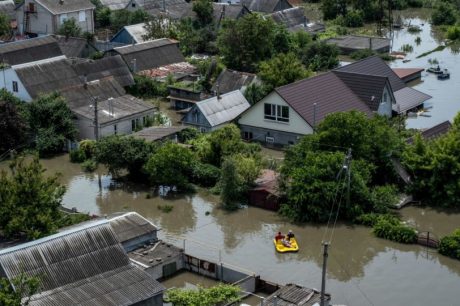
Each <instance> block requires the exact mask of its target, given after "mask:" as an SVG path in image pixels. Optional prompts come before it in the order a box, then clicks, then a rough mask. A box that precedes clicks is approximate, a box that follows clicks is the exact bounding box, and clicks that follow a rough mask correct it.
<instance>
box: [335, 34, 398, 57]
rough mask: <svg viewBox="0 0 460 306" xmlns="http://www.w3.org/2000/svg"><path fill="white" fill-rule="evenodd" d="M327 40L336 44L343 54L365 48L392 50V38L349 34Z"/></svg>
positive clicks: (379, 50) (381, 51)
mask: <svg viewBox="0 0 460 306" xmlns="http://www.w3.org/2000/svg"><path fill="white" fill-rule="evenodd" d="M326 42H327V43H328V44H334V45H336V46H337V47H338V48H339V49H340V51H341V53H342V54H350V53H353V52H355V51H359V50H365V49H371V50H373V51H375V52H379V53H386V52H390V39H388V38H385V37H370V36H358V35H347V36H340V37H334V38H329V39H327V40H326Z"/></svg>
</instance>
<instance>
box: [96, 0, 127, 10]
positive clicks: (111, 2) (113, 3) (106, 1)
mask: <svg viewBox="0 0 460 306" xmlns="http://www.w3.org/2000/svg"><path fill="white" fill-rule="evenodd" d="M100 1H101V4H102V5H103V6H105V7H108V8H109V9H110V10H112V11H116V10H121V9H124V8H125V7H126V6H128V4H129V2H130V0H100Z"/></svg>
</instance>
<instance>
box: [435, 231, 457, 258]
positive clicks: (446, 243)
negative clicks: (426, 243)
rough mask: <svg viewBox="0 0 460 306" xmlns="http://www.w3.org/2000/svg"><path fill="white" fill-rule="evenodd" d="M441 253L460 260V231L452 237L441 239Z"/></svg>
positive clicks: (455, 232)
mask: <svg viewBox="0 0 460 306" xmlns="http://www.w3.org/2000/svg"><path fill="white" fill-rule="evenodd" d="M438 251H439V253H441V254H443V255H446V256H449V257H452V258H456V259H460V229H456V230H455V231H454V232H453V233H452V234H451V235H448V236H445V237H443V238H441V243H440V244H439V249H438Z"/></svg>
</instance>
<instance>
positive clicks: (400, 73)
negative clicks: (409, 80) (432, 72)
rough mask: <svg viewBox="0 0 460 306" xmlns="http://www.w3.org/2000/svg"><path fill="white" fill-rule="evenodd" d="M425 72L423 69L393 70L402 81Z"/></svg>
mask: <svg viewBox="0 0 460 306" xmlns="http://www.w3.org/2000/svg"><path fill="white" fill-rule="evenodd" d="M423 70H424V69H423V68H393V71H394V72H395V73H396V75H397V76H398V77H399V78H400V79H404V78H405V77H408V76H410V75H412V74H416V73H419V72H421V71H423Z"/></svg>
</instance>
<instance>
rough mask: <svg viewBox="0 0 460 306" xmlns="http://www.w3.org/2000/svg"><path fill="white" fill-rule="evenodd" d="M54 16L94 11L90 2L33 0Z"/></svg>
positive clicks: (83, 0)
mask: <svg viewBox="0 0 460 306" xmlns="http://www.w3.org/2000/svg"><path fill="white" fill-rule="evenodd" d="M35 1H37V3H39V4H40V5H42V6H43V7H44V8H46V9H47V10H48V11H50V12H51V13H53V14H54V15H57V14H62V13H68V12H76V11H82V10H88V9H94V8H95V6H94V4H92V3H91V1H90V0H35Z"/></svg>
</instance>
